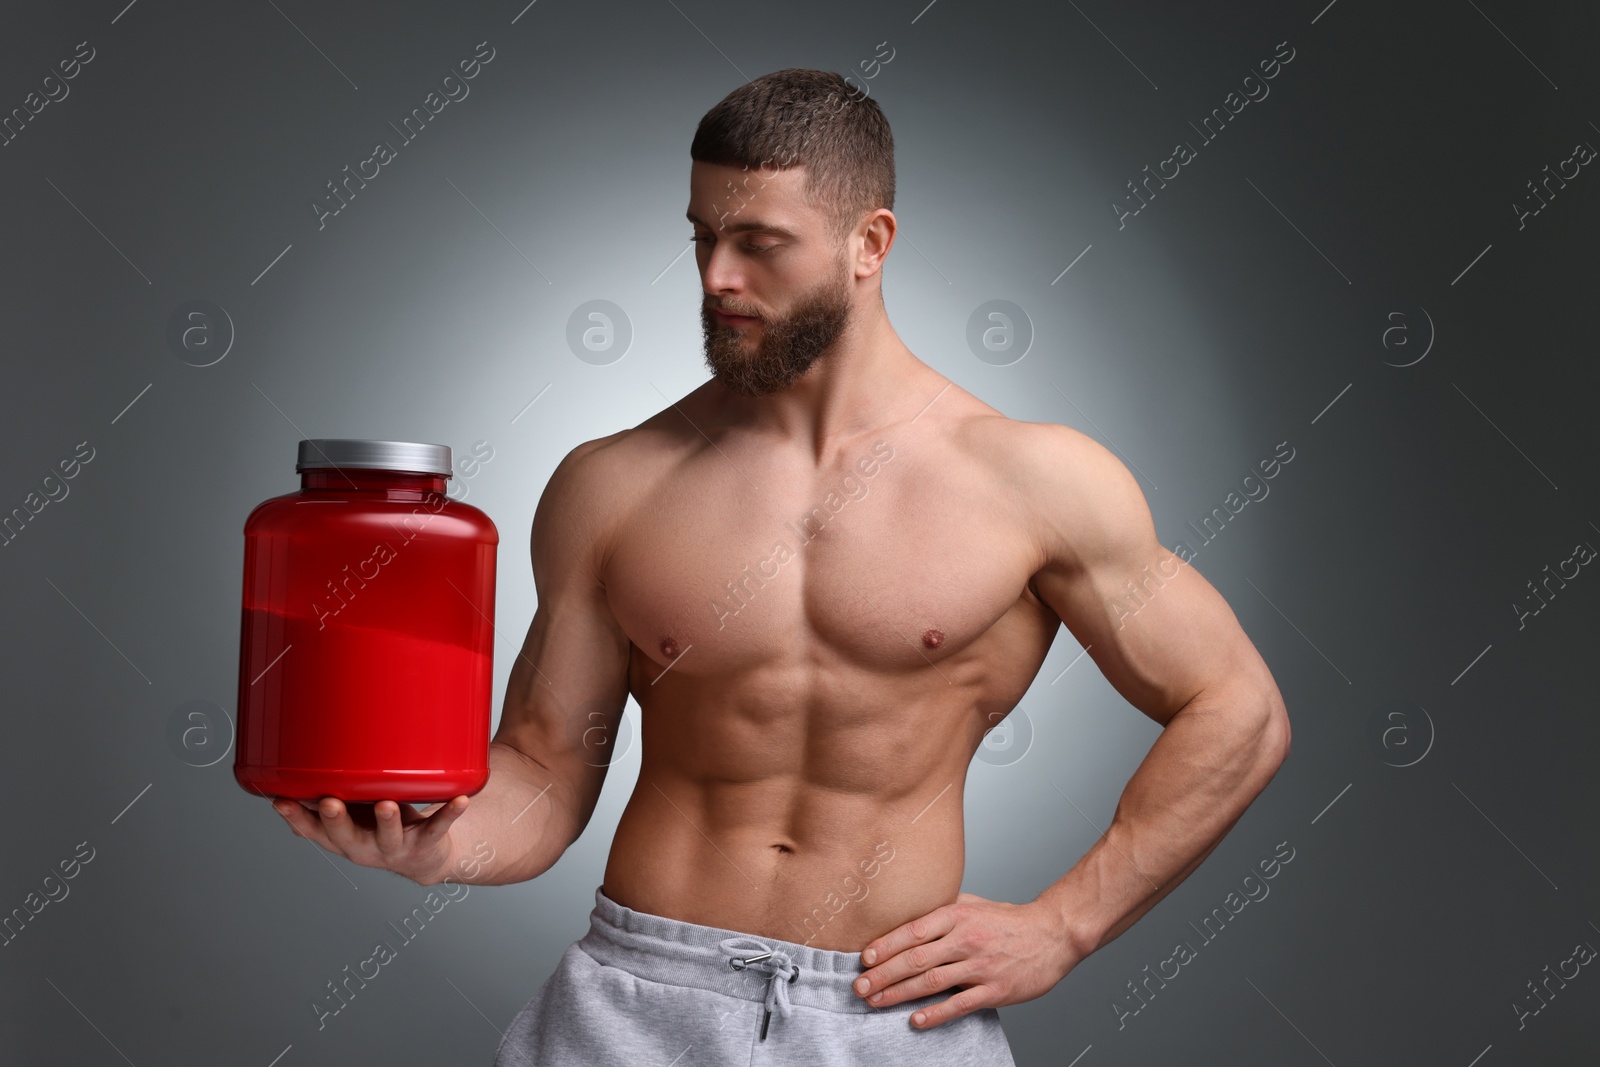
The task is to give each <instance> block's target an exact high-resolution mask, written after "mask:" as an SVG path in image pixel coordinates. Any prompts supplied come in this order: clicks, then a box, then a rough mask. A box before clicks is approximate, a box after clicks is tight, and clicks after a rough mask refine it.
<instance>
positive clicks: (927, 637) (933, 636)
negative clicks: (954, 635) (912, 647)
mask: <svg viewBox="0 0 1600 1067" xmlns="http://www.w3.org/2000/svg"><path fill="white" fill-rule="evenodd" d="M922 643H923V644H925V645H927V646H928V647H929V648H938V647H939V646H940V645H942V644H944V631H943V630H939V629H935V628H934V627H932V626H930V627H928V628H927V629H926V630H924V631H922Z"/></svg>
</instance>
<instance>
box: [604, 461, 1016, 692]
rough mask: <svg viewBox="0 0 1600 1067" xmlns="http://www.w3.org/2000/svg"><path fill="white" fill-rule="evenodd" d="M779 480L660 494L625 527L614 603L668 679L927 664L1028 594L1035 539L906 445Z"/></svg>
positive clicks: (615, 568)
mask: <svg viewBox="0 0 1600 1067" xmlns="http://www.w3.org/2000/svg"><path fill="white" fill-rule="evenodd" d="M867 471H871V473H870V474H869V473H866V472H867ZM765 473H766V475H767V476H766V477H754V478H751V479H749V480H746V479H744V478H740V477H735V478H726V477H721V478H719V477H707V478H705V479H703V480H702V481H701V482H700V484H699V486H698V489H699V491H698V492H696V491H694V489H693V488H691V487H690V486H689V485H687V484H686V485H684V486H682V487H680V489H679V491H676V492H671V493H663V494H660V495H658V496H657V497H656V498H655V499H654V500H653V501H652V503H651V506H649V507H647V508H641V509H639V510H638V511H637V512H636V513H635V514H634V515H632V516H630V519H629V521H628V522H627V524H626V525H625V527H624V528H623V529H622V530H621V531H619V534H618V537H617V539H616V541H615V546H616V547H615V550H614V552H613V553H612V555H611V557H610V559H609V561H608V564H607V568H606V574H605V582H606V590H607V596H608V598H609V600H610V602H611V607H612V610H613V611H614V612H615V614H616V617H617V620H618V622H619V623H620V625H621V626H622V627H623V629H624V630H625V631H626V632H627V634H628V636H629V638H630V639H631V640H632V641H633V643H634V644H635V645H637V646H638V647H639V649H640V650H641V651H642V652H644V653H645V655H647V656H649V657H650V658H651V659H652V660H653V661H655V664H656V665H657V667H656V670H659V669H660V668H663V667H666V666H667V665H668V664H671V669H672V670H674V671H682V672H684V673H685V674H686V675H691V676H693V675H708V676H731V675H736V674H738V673H739V672H741V671H743V670H747V669H755V668H757V667H763V666H773V665H783V664H793V663H805V662H811V663H820V664H828V663H834V664H837V663H849V664H854V665H858V666H860V667H863V668H866V669H869V670H873V671H877V672H898V671H903V670H917V669H921V668H927V667H929V666H930V665H937V664H938V663H939V662H940V661H942V660H945V659H948V658H950V657H952V656H955V655H957V654H958V653H959V652H960V651H961V650H963V649H964V648H967V647H968V646H970V645H971V644H972V643H973V642H974V641H976V640H978V639H979V638H980V637H982V636H983V635H984V634H985V633H986V632H987V631H988V630H989V629H990V628H991V627H992V626H993V624H994V623H995V622H996V620H998V619H999V618H1001V617H1002V616H1003V615H1005V613H1006V612H1007V611H1008V610H1010V609H1011V608H1012V607H1013V606H1014V605H1015V604H1016V603H1017V600H1018V598H1019V597H1020V596H1022V595H1023V590H1024V587H1025V585H1026V582H1027V579H1028V577H1029V574H1030V573H1031V567H1030V565H1029V564H1030V560H1031V558H1032V555H1031V551H1030V548H1029V545H1028V543H1027V539H1026V536H1025V532H1024V531H1023V530H1022V529H1021V528H1020V525H1019V524H1018V523H1017V522H1016V521H1015V517H1014V516H1013V515H1012V513H1011V511H1010V509H1009V507H1008V506H1007V503H1006V501H1005V499H1004V498H1003V497H1002V496H1001V495H1000V494H999V493H998V492H997V491H994V490H991V489H988V488H986V487H984V486H983V485H982V484H981V482H975V481H969V480H967V479H964V478H962V477H960V476H955V477H948V476H947V477H943V478H941V477H940V476H939V472H938V471H937V470H930V469H929V463H928V461H927V460H926V459H922V458H920V457H917V456H915V455H908V454H906V453H905V451H901V452H894V451H892V450H887V454H885V451H884V450H880V452H879V454H878V456H877V457H875V460H874V462H871V463H869V464H859V463H858V464H856V465H852V466H850V467H846V468H844V469H841V470H836V471H833V472H828V473H823V474H819V475H816V476H814V477H808V478H804V479H801V478H796V477H787V478H785V477H774V476H772V472H765ZM653 673H654V672H652V674H653Z"/></svg>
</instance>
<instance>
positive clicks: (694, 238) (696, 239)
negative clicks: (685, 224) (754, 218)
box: [689, 234, 778, 252]
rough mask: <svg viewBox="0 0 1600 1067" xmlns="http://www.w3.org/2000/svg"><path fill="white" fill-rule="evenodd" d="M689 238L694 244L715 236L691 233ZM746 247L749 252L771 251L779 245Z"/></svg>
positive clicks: (709, 239) (710, 239)
mask: <svg viewBox="0 0 1600 1067" xmlns="http://www.w3.org/2000/svg"><path fill="white" fill-rule="evenodd" d="M689 240H690V241H691V242H692V243H694V244H699V243H700V242H702V241H712V240H715V238H713V237H712V236H710V235H709V234H707V235H703V236H702V235H700V234H690V235H689ZM744 247H745V251H747V252H771V251H772V250H773V249H775V248H777V247H778V246H777V245H745V246H744Z"/></svg>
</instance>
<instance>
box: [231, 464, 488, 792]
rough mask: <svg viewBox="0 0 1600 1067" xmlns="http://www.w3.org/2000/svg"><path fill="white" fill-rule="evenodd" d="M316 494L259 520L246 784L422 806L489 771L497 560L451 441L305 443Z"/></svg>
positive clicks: (243, 661)
mask: <svg viewBox="0 0 1600 1067" xmlns="http://www.w3.org/2000/svg"><path fill="white" fill-rule="evenodd" d="M295 469H296V470H297V471H299V472H300V491H299V492H296V493H289V494H287V495H286V496H279V497H273V498H272V499H270V500H267V501H264V502H263V503H261V504H259V505H257V506H256V508H255V510H253V511H252V512H251V513H250V517H249V518H248V519H246V520H245V524H244V613H243V614H244V618H243V623H242V625H241V628H240V635H239V714H238V749H237V751H236V753H235V756H234V764H233V775H234V778H235V779H236V780H237V781H238V782H239V784H240V785H241V786H243V787H244V788H245V789H246V790H248V791H250V792H252V793H257V794H261V795H264V796H281V797H295V798H300V799H307V800H311V799H317V798H321V797H325V796H331V797H338V798H339V799H341V800H347V801H356V802H371V801H376V800H395V801H406V802H413V803H421V802H433V801H442V800H448V799H449V798H451V797H454V796H459V795H461V794H463V793H465V794H469V795H470V794H472V793H476V792H477V791H478V790H480V789H482V788H483V785H484V783H485V782H487V781H488V778H489V763H488V760H489V702H490V689H491V685H492V674H493V652H494V571H495V550H496V546H497V545H498V544H499V541H500V535H499V532H498V531H496V529H495V526H494V523H493V522H491V521H490V520H489V517H488V516H487V515H485V514H484V513H483V512H481V511H479V510H478V509H477V508H475V507H471V506H470V505H467V504H462V503H459V502H457V501H454V500H451V499H450V498H449V497H447V496H446V495H445V483H446V481H447V480H448V479H449V477H450V449H449V448H448V447H447V446H445V445H433V444H418V443H414V442H409V441H359V440H343V439H321V440H308V441H301V442H300V456H299V462H298V463H297V464H296V465H295Z"/></svg>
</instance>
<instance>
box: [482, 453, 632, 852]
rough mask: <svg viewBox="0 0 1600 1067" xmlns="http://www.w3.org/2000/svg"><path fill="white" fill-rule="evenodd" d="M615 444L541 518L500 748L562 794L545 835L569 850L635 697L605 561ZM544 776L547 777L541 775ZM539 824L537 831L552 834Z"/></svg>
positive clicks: (570, 481) (579, 460)
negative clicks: (604, 579)
mask: <svg viewBox="0 0 1600 1067" xmlns="http://www.w3.org/2000/svg"><path fill="white" fill-rule="evenodd" d="M607 440H608V439H605V438H602V439H600V440H599V441H591V442H587V443H586V444H583V445H580V446H578V447H577V448H575V449H573V450H572V451H571V452H570V453H568V454H567V456H566V457H565V458H564V459H563V460H562V461H561V463H560V464H558V465H557V467H556V469H555V471H554V473H552V474H551V476H550V481H549V482H548V483H547V484H546V486H545V489H544V493H543V495H542V496H541V497H540V500H539V506H538V508H537V509H536V510H535V513H534V518H533V531H532V535H531V552H532V557H533V581H534V589H535V592H536V595H537V596H538V605H537V608H536V610H535V612H534V616H533V623H532V625H530V626H529V627H528V635H527V639H526V640H525V641H524V642H523V644H522V649H521V651H520V652H519V653H518V654H517V658H516V660H515V662H514V663H513V665H512V668H511V676H510V679H509V681H508V682H507V685H506V699H505V706H504V709H503V711H502V712H501V717H500V726H499V729H498V730H496V732H495V737H494V740H495V742H496V743H497V744H501V745H505V746H507V747H509V748H511V749H514V750H515V751H516V752H517V753H518V754H520V756H521V757H523V758H524V759H525V760H528V761H531V762H532V763H534V764H537V767H534V768H530V769H531V770H532V771H533V772H534V773H533V775H532V777H534V778H535V779H537V778H540V777H544V778H546V779H547V784H548V785H549V786H550V788H551V790H552V791H553V792H555V793H557V794H558V796H557V798H556V802H555V803H553V804H552V805H551V811H553V812H554V813H555V816H556V822H555V823H553V824H549V825H548V826H547V830H548V832H550V833H554V834H557V835H560V836H564V838H565V840H564V842H563V844H562V847H565V845H566V844H570V843H571V842H572V841H573V840H575V839H576V838H577V837H578V835H579V834H580V833H582V832H583V828H584V826H586V825H587V824H588V821H589V817H590V816H591V815H592V814H593V813H594V807H595V803H596V802H597V801H598V799H599V797H600V788H601V786H602V785H603V784H604V782H605V775H606V767H607V761H608V759H609V756H610V753H611V743H612V742H614V741H615V738H616V731H617V728H618V725H619V720H620V718H621V715H622V707H623V704H624V702H625V701H626V699H627V695H628V653H629V648H630V644H629V640H628V637H627V635H626V634H625V633H624V632H623V631H622V628H621V627H620V626H619V625H618V624H617V621H616V619H615V618H613V617H612V614H611V610H610V608H609V606H608V604H607V601H606V595H605V589H604V587H603V586H602V585H601V582H600V561H601V560H602V559H603V553H604V551H605V544H606V537H607V534H608V530H609V528H610V524H611V523H612V521H613V520H614V516H615V513H616V509H615V496H616V483H615V481H614V480H612V479H609V478H607V476H606V473H605V460H604V458H603V457H602V456H601V455H599V453H600V452H601V451H602V450H603V447H604V444H605V442H606V441H607ZM541 772H543V773H541ZM546 823H547V820H546V819H545V818H543V817H541V818H540V819H539V820H538V824H539V825H541V826H544V825H546Z"/></svg>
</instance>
